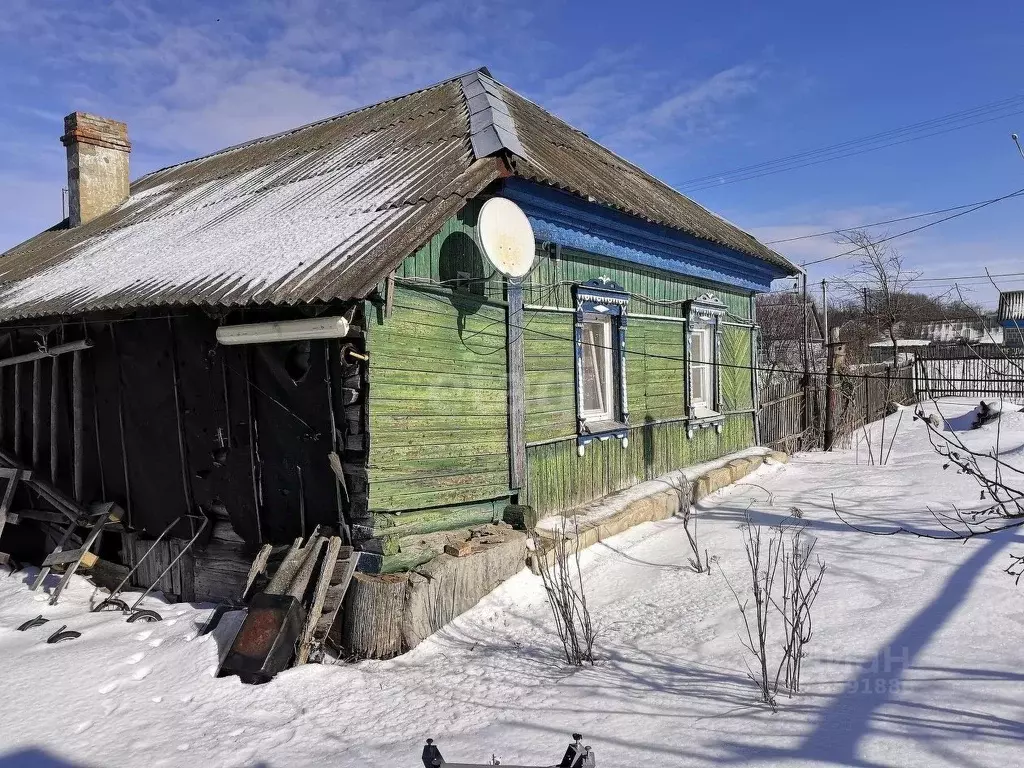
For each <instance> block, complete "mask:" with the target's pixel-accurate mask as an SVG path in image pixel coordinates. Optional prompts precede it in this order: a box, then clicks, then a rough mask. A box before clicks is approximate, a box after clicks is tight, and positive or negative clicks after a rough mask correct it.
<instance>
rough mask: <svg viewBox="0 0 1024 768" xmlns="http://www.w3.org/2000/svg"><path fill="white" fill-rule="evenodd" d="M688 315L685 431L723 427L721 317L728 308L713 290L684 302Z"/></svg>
mask: <svg viewBox="0 0 1024 768" xmlns="http://www.w3.org/2000/svg"><path fill="white" fill-rule="evenodd" d="M683 309H684V312H685V315H686V347H685V353H686V404H685V405H686V416H687V420H688V421H687V427H686V434H687V436H688V437H691V438H692V437H693V435H694V432H695V431H696V430H698V429H706V428H708V427H714V428H715V430H716V431H717V432H721V431H722V423H723V422H724V421H725V417H724V416H723V415H722V413H721V411H722V406H721V403H722V394H721V393H722V376H721V368H720V365H719V362H720V357H721V352H720V350H721V346H722V344H721V338H722V334H721V320H722V319H723V318H724V317H725V315H726V314H727V312H728V310H727V309H726V306H725V304H724V303H722V301H721V300H720V299H719V298H718V297H717V296H715V295H714V294H712V293H705V294H703V295H701V296H698V297H697V298H696V299H691V300H689V301H687V302H686V303H685V304H684V305H683Z"/></svg>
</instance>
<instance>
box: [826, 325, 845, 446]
mask: <svg viewBox="0 0 1024 768" xmlns="http://www.w3.org/2000/svg"><path fill="white" fill-rule="evenodd" d="M844 359H845V353H844V351H843V345H842V344H841V343H840V342H839V329H838V328H833V329H832V333H831V335H830V336H829V337H828V370H827V373H826V377H825V434H824V444H823V446H822V448H823V449H824V450H826V451H831V450H832V446H833V445H834V444H835V441H836V421H837V420H838V417H839V414H838V413H837V411H838V409H839V403H838V398H837V397H836V374H837V373H838V370H839V368H841V367H842V366H843V363H844Z"/></svg>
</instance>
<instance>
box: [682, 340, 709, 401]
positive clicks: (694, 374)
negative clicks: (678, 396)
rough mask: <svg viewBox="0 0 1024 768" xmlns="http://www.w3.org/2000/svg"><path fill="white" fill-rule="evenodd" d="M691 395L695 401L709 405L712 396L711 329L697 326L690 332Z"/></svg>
mask: <svg viewBox="0 0 1024 768" xmlns="http://www.w3.org/2000/svg"><path fill="white" fill-rule="evenodd" d="M688 341H689V355H690V395H691V398H692V399H693V401H694V403H697V404H701V405H707V404H708V402H709V400H710V397H711V363H712V362H713V360H712V354H711V329H710V328H697V329H695V330H692V331H690V334H689V338H688Z"/></svg>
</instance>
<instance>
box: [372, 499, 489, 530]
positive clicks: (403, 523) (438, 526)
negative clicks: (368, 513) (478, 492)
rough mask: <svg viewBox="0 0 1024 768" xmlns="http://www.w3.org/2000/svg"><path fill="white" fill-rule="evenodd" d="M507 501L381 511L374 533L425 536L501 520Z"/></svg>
mask: <svg viewBox="0 0 1024 768" xmlns="http://www.w3.org/2000/svg"><path fill="white" fill-rule="evenodd" d="M506 504H507V501H506V500H504V499H502V500H495V501H487V502H483V503H480V504H464V505H462V506H456V507H443V508H441V509H427V510H422V511H418V512H404V513H402V514H393V513H378V514H376V515H374V516H373V535H374V536H375V537H378V536H395V537H400V536H423V535H425V534H428V533H437V532H438V531H449V530H452V529H454V528H469V527H470V526H474V525H483V524H485V523H490V522H494V521H496V520H500V519H501V516H502V512H503V511H504V509H505V506H506Z"/></svg>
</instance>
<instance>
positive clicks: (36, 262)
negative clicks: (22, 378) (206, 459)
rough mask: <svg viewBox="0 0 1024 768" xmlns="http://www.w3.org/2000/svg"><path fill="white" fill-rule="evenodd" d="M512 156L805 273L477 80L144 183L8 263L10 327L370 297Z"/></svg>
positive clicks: (7, 258)
mask: <svg viewBox="0 0 1024 768" xmlns="http://www.w3.org/2000/svg"><path fill="white" fill-rule="evenodd" d="M483 152H489V153H490V156H483V154H482V153H483ZM501 153H508V154H509V155H510V156H513V157H514V158H515V162H513V163H512V169H511V172H513V173H516V174H517V175H520V176H523V177H524V178H529V179H533V180H535V181H538V182H541V183H545V184H550V185H552V186H557V187H559V188H562V189H565V190H567V191H570V192H573V193H575V194H578V195H581V196H584V197H589V198H592V199H594V200H597V201H598V202H600V203H603V204H606V205H610V206H612V207H615V208H618V209H620V210H623V211H625V212H627V213H630V214H633V215H636V216H639V217H642V218H644V219H646V220H649V221H653V222H657V223H660V224H663V225H666V226H669V227H673V228H675V229H678V230H681V231H683V232H686V233H687V234H690V235H694V236H697V237H699V238H702V239H705V240H708V241H711V242H715V243H719V244H721V245H724V246H726V247H729V248H732V249H734V250H737V251H739V252H741V253H744V254H747V255H749V256H752V257H754V258H756V259H759V260H762V261H765V262H768V263H771V264H773V265H774V266H776V267H779V268H780V269H782V270H795V267H793V265H792V264H790V262H788V261H787V260H786V259H785V258H783V257H782V256H780V255H779V254H777V253H775V252H774V251H772V250H771V249H770V248H768V247H766V246H764V245H762V244H761V243H759V242H758V241H757V240H756V239H754V238H753V237H752V236H751V235H748V234H747V233H745V232H743V231H742V230H740V229H738V228H736V227H735V226H733V225H731V224H729V223H727V222H725V221H724V220H723V219H720V218H719V217H717V216H714V215H712V214H710V213H709V212H708V211H706V210H704V209H703V208H702V207H701V206H699V205H697V204H696V203H694V202H693V201H691V200H689V199H688V198H686V197H684V196H683V195H681V194H679V193H678V192H676V191H675V190H673V189H671V188H670V187H668V186H667V185H665V184H663V183H661V182H659V181H658V180H657V179H654V178H653V177H651V176H649V175H647V174H645V173H644V172H643V171H641V170H640V169H639V168H637V167H636V166H634V165H632V164H630V163H627V162H626V161H624V160H622V159H621V158H619V157H618V156H616V155H614V154H613V153H611V152H609V151H608V150H606V149H605V148H604V147H602V146H600V145H599V144H597V143H596V142H594V141H592V140H591V139H589V138H587V137H586V136H585V135H584V134H582V133H580V132H579V131H577V130H576V129H574V128H572V127H571V126H569V125H567V124H566V123H564V122H562V121H561V120H558V119H557V118H555V117H554V116H553V115H551V114H549V113H548V112H546V111H544V110H543V109H541V108H540V107H538V106H537V105H535V104H533V103H532V102H529V101H527V100H526V99H524V98H523V97H522V96H520V95H519V94H517V93H515V92H514V91H512V90H510V89H508V88H505V87H504V86H503V85H501V84H500V83H497V82H496V81H494V80H493V79H492V78H491V77H490V76H489V74H488V73H487V72H486V70H479V71H477V72H474V73H470V74H469V75H464V76H462V77H460V78H455V79H452V80H448V81H445V82H442V83H439V84H437V85H434V86H431V87H429V88H426V89H424V90H422V91H417V92H415V93H412V94H408V95H406V96H402V97H399V98H396V99H391V100H389V101H385V102H381V103H380V104H376V105H374V106H371V107H367V108H365V109H361V110H356V111H353V112H349V113H346V114H344V115H339V116H337V117H334V118H329V119H327V120H322V121H319V122H316V123H312V124H310V125H307V126H303V127H301V128H296V129H294V130H291V131H286V132H283V133H280V134H277V135H275V136H271V137H267V138H263V139H257V140H255V141H251V142H248V143H246V144H241V145H238V146H234V147H230V148H228V149H225V150H222V151H220V152H217V153H214V154H212V155H208V156H206V157H201V158H197V159H195V160H191V161H188V162H185V163H182V164H180V165H176V166H172V167H170V168H165V169H162V170H159V171H155V172H154V173H151V174H149V175H147V176H144V177H143V178H141V179H139V180H137V181H136V182H135V183H134V184H132V186H131V191H130V195H129V198H128V199H127V200H126V201H125V202H124V203H122V204H121V205H120V206H119V207H118V208H116V209H115V210H113V211H111V212H109V213H108V214H106V215H104V216H101V217H99V218H97V219H95V220H93V221H91V222H89V223H87V224H85V225H82V226H79V227H75V228H68V226H67V222H66V221H65V222H62V223H61V224H59V225H57V226H56V227H53V228H52V229H50V230H48V231H46V232H43V233H41V234H40V235H37V236H36V237H34V238H32V239H31V240H29V241H27V242H25V243H23V244H21V245H19V246H16V247H15V248H12V249H11V250H9V251H7V252H6V253H5V254H3V257H2V258H0V320H2V319H11V318H16V317H27V316H43V315H60V314H76V313H81V312H86V311H92V310H100V309H111V308H127V307H138V306H158V305H177V304H202V305H219V306H238V305H243V304H252V303H283V304H290V303H300V302H312V301H327V300H331V299H345V298H350V297H357V296H364V295H366V294H367V293H368V292H369V291H370V290H372V288H373V286H374V285H376V284H377V283H378V282H379V281H380V280H381V279H382V278H383V276H384V275H386V274H387V272H388V271H389V270H390V269H392V268H393V267H394V266H395V265H396V264H397V263H398V262H400V261H401V259H403V258H404V257H405V256H407V255H408V254H409V253H411V252H413V251H414V250H415V249H416V248H417V247H418V246H419V245H420V244H421V243H423V242H424V241H426V240H427V239H428V238H429V237H430V236H431V235H432V234H434V232H436V231H437V230H438V229H439V228H440V226H441V224H442V223H443V222H444V221H445V220H446V219H447V218H449V217H450V216H452V215H454V214H455V213H456V212H457V211H458V210H459V209H461V208H462V207H463V206H464V204H465V202H466V200H467V199H468V198H470V197H473V196H476V195H478V194H479V193H480V192H481V191H483V189H484V188H485V187H486V186H487V185H488V184H490V183H491V182H493V181H495V180H497V179H499V178H501V177H502V176H506V175H508V174H509V172H510V169H509V168H508V167H507V166H506V165H505V164H504V163H503V162H502V161H500V160H499V159H498V158H497V157H495V156H493V155H497V154H501Z"/></svg>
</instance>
